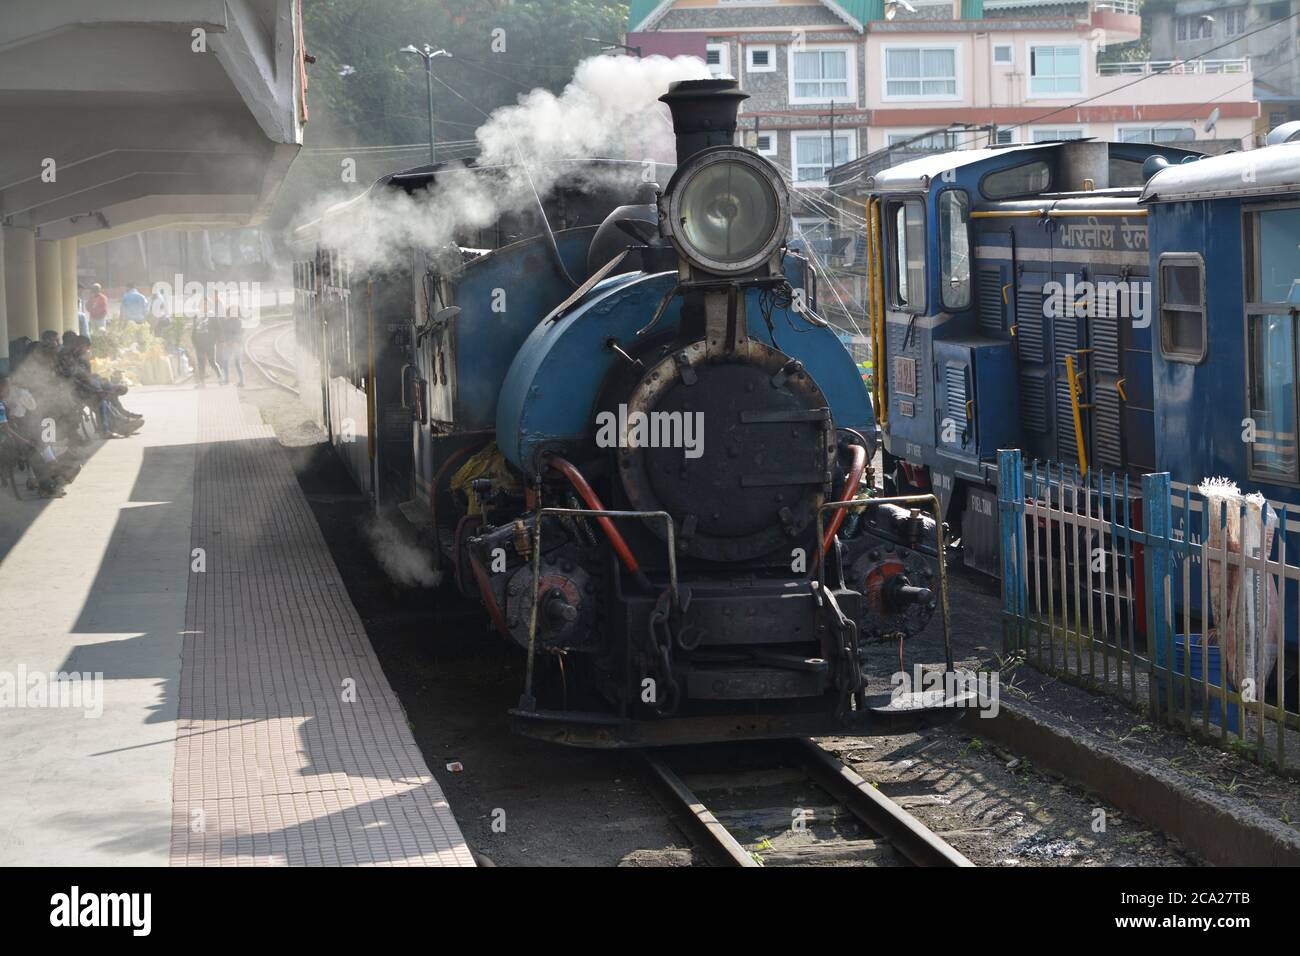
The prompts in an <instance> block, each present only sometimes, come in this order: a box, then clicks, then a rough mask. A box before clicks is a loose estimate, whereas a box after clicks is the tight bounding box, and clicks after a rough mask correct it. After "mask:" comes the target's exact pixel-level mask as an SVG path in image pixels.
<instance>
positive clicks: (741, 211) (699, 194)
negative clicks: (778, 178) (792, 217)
mask: <svg viewBox="0 0 1300 956" xmlns="http://www.w3.org/2000/svg"><path fill="white" fill-rule="evenodd" d="M680 208H681V216H682V219H683V220H684V221H683V223H682V235H683V237H684V238H685V240H686V242H687V243H689V244H690V246H691V247H692V248H693V249H695V250H697V251H698V252H699V253H700V254H701V255H704V256H708V257H709V258H710V259H714V260H716V261H718V262H740V261H742V260H744V259H747V258H749V257H750V256H753V255H755V254H757V253H758V252H760V251H761V250H762V249H763V247H764V246H765V245H767V244H768V242H770V241H771V239H772V234H773V232H775V230H776V219H777V212H778V204H777V198H776V196H775V194H774V193H773V191H772V187H771V186H770V185H769V184H768V183H767V181H766V180H765V179H764V178H763V177H762V175H760V174H759V173H758V172H757V171H756V170H755V169H753V168H752V167H750V166H746V165H744V164H741V163H736V162H717V163H712V164H710V165H709V166H706V167H705V168H704V169H702V170H700V172H698V173H696V174H695V175H694V176H692V177H691V178H690V180H689V181H688V182H687V183H686V184H685V187H684V189H683V192H682V201H681V207H680Z"/></svg>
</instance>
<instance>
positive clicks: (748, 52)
mask: <svg viewBox="0 0 1300 956" xmlns="http://www.w3.org/2000/svg"><path fill="white" fill-rule="evenodd" d="M745 59H746V61H747V62H746V64H745V69H747V70H748V71H749V72H750V73H774V72H776V47H774V46H751V47H746V48H745Z"/></svg>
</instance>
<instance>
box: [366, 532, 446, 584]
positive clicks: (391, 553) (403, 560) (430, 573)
mask: <svg viewBox="0 0 1300 956" xmlns="http://www.w3.org/2000/svg"><path fill="white" fill-rule="evenodd" d="M362 531H363V532H364V533H365V536H366V540H367V541H368V542H369V543H370V550H371V551H373V552H374V554H375V559H376V560H377V561H378V562H379V565H380V567H382V568H383V569H384V573H385V574H386V575H388V579H389V580H390V581H392V582H393V583H394V584H400V585H401V586H402V587H408V588H415V587H420V588H432V587H437V585H438V584H439V582H440V581H441V580H442V574H441V572H439V571H438V570H437V569H436V568H435V567H434V566H433V556H432V555H431V554H430V553H429V552H428V551H425V550H422V549H421V548H420V547H418V546H417V545H415V544H414V543H413V542H411V541H410V540H409V539H408V538H407V537H406V536H405V535H404V534H403V533H402V530H401V529H400V528H398V527H397V525H395V524H393V523H392V522H391V521H388V520H386V519H383V518H379V519H376V520H374V521H371V522H369V523H367V524H366V525H364V526H363V528H362Z"/></svg>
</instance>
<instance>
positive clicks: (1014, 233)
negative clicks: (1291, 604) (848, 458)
mask: <svg viewBox="0 0 1300 956" xmlns="http://www.w3.org/2000/svg"><path fill="white" fill-rule="evenodd" d="M1298 200H1300V145H1297V144H1283V145H1273V146H1269V147H1266V148H1263V149H1260V150H1256V151H1253V152H1243V153H1232V154H1228V155H1223V156H1218V157H1209V158H1203V157H1201V156H1200V155H1199V154H1196V153H1191V152H1188V151H1185V150H1180V149H1176V148H1173V147H1166V146H1156V145H1148V144H1135V143H1123V144H1121V143H1103V142H1092V141H1073V142H1062V143H1044V144H1034V145H1026V146H1014V147H1008V148H1003V149H978V150H967V151H957V152H951V153H945V154H941V155H936V156H931V157H926V158H924V159H918V160H916V161H913V162H910V163H905V164H902V165H900V166H896V167H894V168H892V169H889V170H886V171H884V172H882V173H880V174H878V175H877V176H876V177H875V179H874V181H873V182H872V183H871V185H870V196H869V199H868V207H867V208H868V220H869V223H870V226H871V228H870V229H869V240H870V243H871V246H872V255H871V256H870V257H869V261H870V263H871V264H870V266H869V276H868V278H869V280H870V281H869V288H870V290H871V306H872V308H871V319H872V321H871V325H872V336H873V340H874V344H875V349H876V355H877V356H880V358H879V359H878V360H877V363H876V367H877V369H878V374H877V385H876V394H875V396H874V398H875V402H876V407H877V408H878V409H880V415H879V417H880V419H881V426H882V432H883V447H884V452H883V455H884V464H883V471H884V476H885V481H886V488H887V490H888V491H890V492H894V493H905V492H911V491H919V490H930V489H933V491H934V492H935V493H936V494H937V495H938V496H939V497H940V499H941V500H942V501H943V503H944V510H945V514H946V516H947V519H948V521H949V522H950V524H951V525H952V527H953V528H954V531H955V535H956V536H958V537H959V538H960V541H961V545H962V554H963V558H964V561H965V563H966V564H967V565H968V566H970V567H973V568H975V569H977V570H980V571H983V572H986V573H989V574H997V573H998V536H997V520H998V519H997V507H996V502H997V493H996V484H997V467H996V455H997V450H998V449H999V448H1019V449H1022V450H1023V452H1024V455H1025V459H1026V461H1029V460H1032V459H1037V460H1040V461H1044V462H1053V463H1056V464H1057V465H1060V466H1064V467H1066V468H1067V469H1069V468H1078V469H1079V470H1080V471H1081V472H1084V473H1087V472H1088V471H1089V469H1093V470H1098V469H1099V470H1102V471H1104V472H1107V473H1117V474H1129V475H1132V476H1134V477H1136V476H1140V475H1141V474H1143V473H1145V472H1151V471H1169V472H1171V473H1172V478H1173V480H1174V481H1175V488H1177V487H1180V484H1181V485H1187V484H1191V485H1192V486H1193V487H1194V486H1195V485H1196V484H1197V483H1198V482H1200V481H1201V480H1202V479H1204V478H1206V477H1209V476H1219V475H1222V476H1227V477H1230V478H1232V479H1234V480H1236V481H1237V483H1238V484H1239V485H1240V487H1241V488H1243V489H1244V490H1260V491H1262V492H1263V493H1264V494H1266V495H1268V496H1270V497H1273V498H1274V499H1276V500H1281V501H1290V502H1292V503H1293V504H1294V503H1296V502H1300V497H1297V494H1296V489H1297V487H1300V475H1298V474H1297V454H1296V404H1295V403H1296V393H1295V376H1294V373H1295V363H1296V330H1295V327H1294V326H1295V320H1296V307H1297V303H1298V302H1300V298H1298V294H1297V291H1296V290H1297V288H1300V285H1298V282H1300V280H1297V279H1296V277H1297V276H1300V250H1298V248H1297V237H1298V236H1300V202H1298ZM1247 419H1252V420H1253V422H1254V429H1255V432H1256V433H1257V436H1258V440H1257V441H1255V442H1254V443H1253V444H1247V443H1245V442H1243V440H1242V436H1243V429H1244V428H1245V427H1246V425H1247V422H1246V420H1247Z"/></svg>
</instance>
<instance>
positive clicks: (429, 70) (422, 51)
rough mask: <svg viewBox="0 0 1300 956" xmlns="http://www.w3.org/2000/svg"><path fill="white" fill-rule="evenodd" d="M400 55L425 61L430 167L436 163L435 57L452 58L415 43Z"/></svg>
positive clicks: (442, 51) (444, 53) (410, 44)
mask: <svg viewBox="0 0 1300 956" xmlns="http://www.w3.org/2000/svg"><path fill="white" fill-rule="evenodd" d="M397 52H398V53H414V54H415V55H416V56H418V57H419V58H420V59H422V60H424V75H425V80H426V82H427V83H428V86H429V165H430V166H432V165H434V163H435V162H436V160H435V159H434V155H433V60H434V57H439V56H451V54H450V53H448V52H447V51H446V50H441V49H440V50H435V49H434V48H433V47H431V46H429V44H427V43H426V44H424V45H423V46H422V47H417V46H415V44H413V43H408V44H407V45H406V46H404V47H402V48H401V49H400V50H398V51H397Z"/></svg>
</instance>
